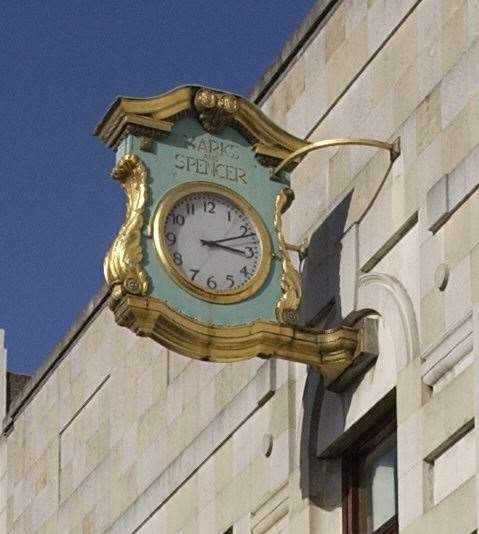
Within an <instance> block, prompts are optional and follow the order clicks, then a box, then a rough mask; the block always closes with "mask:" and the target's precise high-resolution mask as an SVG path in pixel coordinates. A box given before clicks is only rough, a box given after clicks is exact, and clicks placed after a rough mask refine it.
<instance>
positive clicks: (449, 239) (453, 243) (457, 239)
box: [444, 202, 470, 270]
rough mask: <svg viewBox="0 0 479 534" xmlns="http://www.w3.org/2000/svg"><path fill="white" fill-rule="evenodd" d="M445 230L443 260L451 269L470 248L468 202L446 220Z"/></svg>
mask: <svg viewBox="0 0 479 534" xmlns="http://www.w3.org/2000/svg"><path fill="white" fill-rule="evenodd" d="M444 231H445V242H444V244H445V249H444V252H445V260H446V262H447V263H448V265H449V267H450V269H451V270H452V269H453V268H454V266H455V265H457V264H458V263H460V262H461V261H462V260H463V259H464V258H465V257H466V256H467V255H468V254H469V250H470V233H469V232H470V228H469V203H468V202H465V203H464V204H462V206H461V207H460V208H459V209H457V210H456V211H455V212H454V214H453V216H452V217H451V218H450V219H449V220H448V221H447V224H446V225H445V227H444Z"/></svg>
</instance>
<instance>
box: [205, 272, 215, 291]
mask: <svg viewBox="0 0 479 534" xmlns="http://www.w3.org/2000/svg"><path fill="white" fill-rule="evenodd" d="M206 285H207V286H208V287H209V288H210V289H216V288H217V287H218V284H217V283H216V280H215V277H214V275H212V276H210V277H209V278H208V280H206Z"/></svg>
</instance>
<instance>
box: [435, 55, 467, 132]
mask: <svg viewBox="0 0 479 534" xmlns="http://www.w3.org/2000/svg"><path fill="white" fill-rule="evenodd" d="M467 60H468V56H467V55H466V54H464V55H462V56H461V57H460V58H459V62H458V63H456V64H454V66H453V67H452V68H451V69H450V70H449V71H448V72H447V73H446V75H445V76H444V78H443V80H442V83H441V115H442V127H443V128H444V127H446V126H448V125H449V124H450V122H451V121H452V120H453V119H454V118H455V117H456V116H457V115H458V113H459V112H460V111H462V110H463V109H464V107H465V106H466V105H467V101H468V96H469V95H468V84H467V78H468V61H467Z"/></svg>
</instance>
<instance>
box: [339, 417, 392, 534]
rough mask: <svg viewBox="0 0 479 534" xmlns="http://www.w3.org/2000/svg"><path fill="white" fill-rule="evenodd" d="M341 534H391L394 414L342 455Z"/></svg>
mask: <svg viewBox="0 0 479 534" xmlns="http://www.w3.org/2000/svg"><path fill="white" fill-rule="evenodd" d="M343 525H344V528H343V532H344V534H395V533H397V532H398V521H397V444H396V421H395V415H394V414H391V415H389V416H388V417H386V418H385V419H382V420H381V421H380V422H379V423H378V424H376V425H375V426H374V428H372V429H371V430H370V431H369V432H367V433H366V434H365V435H363V436H362V437H361V438H360V439H359V440H358V441H357V442H356V443H355V444H354V445H353V446H352V447H351V448H350V449H349V450H348V451H347V452H346V453H345V455H344V456H343Z"/></svg>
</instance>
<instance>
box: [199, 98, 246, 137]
mask: <svg viewBox="0 0 479 534" xmlns="http://www.w3.org/2000/svg"><path fill="white" fill-rule="evenodd" d="M194 105H195V108H196V110H197V111H198V114H199V116H198V119H199V121H200V122H201V125H202V126H203V128H204V129H205V130H206V131H207V132H210V133H214V132H217V131H218V130H221V128H223V127H224V126H226V125H227V124H228V123H229V122H230V121H231V119H232V118H233V116H234V114H235V113H236V112H237V111H238V100H237V98H236V97H235V96H233V95H230V94H227V93H217V92H215V91H212V90H211V89H199V90H198V91H197V92H196V94H195V101H194Z"/></svg>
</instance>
